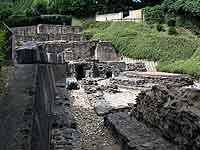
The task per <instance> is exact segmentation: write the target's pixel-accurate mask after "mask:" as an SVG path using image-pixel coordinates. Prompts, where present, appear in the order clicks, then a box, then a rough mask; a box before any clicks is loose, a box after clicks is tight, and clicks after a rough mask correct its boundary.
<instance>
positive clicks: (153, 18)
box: [144, 5, 164, 24]
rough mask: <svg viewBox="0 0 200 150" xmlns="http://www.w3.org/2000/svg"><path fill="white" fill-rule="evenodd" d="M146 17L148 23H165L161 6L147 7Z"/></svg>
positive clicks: (145, 10)
mask: <svg viewBox="0 0 200 150" xmlns="http://www.w3.org/2000/svg"><path fill="white" fill-rule="evenodd" d="M144 17H145V21H146V22H147V23H150V24H153V23H162V22H164V15H163V11H162V8H161V6H159V5H157V6H154V7H146V8H145V9H144Z"/></svg>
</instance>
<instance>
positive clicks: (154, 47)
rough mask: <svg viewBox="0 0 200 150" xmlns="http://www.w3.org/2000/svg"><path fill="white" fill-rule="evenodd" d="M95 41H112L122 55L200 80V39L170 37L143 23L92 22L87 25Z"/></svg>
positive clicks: (183, 36) (181, 36) (88, 32)
mask: <svg viewBox="0 0 200 150" xmlns="http://www.w3.org/2000/svg"><path fill="white" fill-rule="evenodd" d="M84 27H85V28H86V29H87V30H86V33H87V34H90V35H92V38H93V39H101V40H109V41H111V42H112V43H113V44H114V46H115V47H116V48H117V50H118V51H120V52H121V53H122V54H124V55H126V56H128V57H131V58H135V59H148V60H155V61H159V62H160V63H159V65H158V69H159V70H161V71H167V72H177V73H187V74H190V75H193V76H195V77H197V76H199V77H200V67H199V66H200V65H199V63H200V52H199V51H200V50H199V47H200V42H199V41H200V40H199V39H198V38H197V37H195V36H187V35H182V34H180V35H178V36H170V35H167V34H165V33H160V32H158V31H157V30H156V29H155V28H152V27H151V26H149V25H146V24H142V23H132V22H131V23H130V22H129V23H127V22H126V23H124V22H113V23H90V24H87V25H86V26H84Z"/></svg>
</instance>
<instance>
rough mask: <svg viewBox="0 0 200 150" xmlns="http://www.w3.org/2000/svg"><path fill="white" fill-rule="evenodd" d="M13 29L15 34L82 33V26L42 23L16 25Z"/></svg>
mask: <svg viewBox="0 0 200 150" xmlns="http://www.w3.org/2000/svg"><path fill="white" fill-rule="evenodd" d="M12 31H13V33H14V34H15V35H21V36H26V35H35V34H67V33H81V32H82V28H81V27H78V26H64V25H47V24H40V25H37V26H26V27H15V28H12Z"/></svg>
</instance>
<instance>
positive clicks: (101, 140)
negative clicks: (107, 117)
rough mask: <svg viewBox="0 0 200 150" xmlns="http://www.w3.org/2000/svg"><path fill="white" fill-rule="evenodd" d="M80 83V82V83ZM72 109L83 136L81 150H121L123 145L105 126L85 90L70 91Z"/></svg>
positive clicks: (102, 118)
mask: <svg viewBox="0 0 200 150" xmlns="http://www.w3.org/2000/svg"><path fill="white" fill-rule="evenodd" d="M79 83H80V82H79ZM70 97H71V109H72V113H73V115H74V117H75V120H76V123H77V126H78V128H79V130H80V134H81V136H80V137H81V139H80V141H81V150H121V149H122V148H121V145H120V144H119V142H117V141H116V139H115V138H114V137H113V135H112V132H111V130H110V129H108V128H106V127H105V126H104V117H103V116H98V115H97V114H96V112H95V110H94V107H93V106H92V104H91V101H90V100H89V98H88V96H87V94H86V93H85V91H84V89H83V88H82V87H80V89H79V90H72V91H70Z"/></svg>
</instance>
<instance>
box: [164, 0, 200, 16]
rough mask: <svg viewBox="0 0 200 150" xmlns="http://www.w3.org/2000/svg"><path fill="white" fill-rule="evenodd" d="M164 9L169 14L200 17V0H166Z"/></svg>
mask: <svg viewBox="0 0 200 150" xmlns="http://www.w3.org/2000/svg"><path fill="white" fill-rule="evenodd" d="M162 7H163V9H164V10H165V11H167V12H176V13H180V14H182V13H189V14H191V15H194V16H200V0H164V2H163V4H162Z"/></svg>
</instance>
